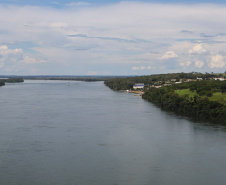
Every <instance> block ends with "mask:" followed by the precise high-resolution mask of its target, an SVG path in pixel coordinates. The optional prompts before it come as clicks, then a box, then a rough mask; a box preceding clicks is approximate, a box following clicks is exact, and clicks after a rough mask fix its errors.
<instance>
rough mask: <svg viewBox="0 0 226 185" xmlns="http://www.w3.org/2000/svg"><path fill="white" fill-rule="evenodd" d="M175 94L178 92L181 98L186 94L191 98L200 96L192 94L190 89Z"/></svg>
mask: <svg viewBox="0 0 226 185" xmlns="http://www.w3.org/2000/svg"><path fill="white" fill-rule="evenodd" d="M175 92H176V93H177V94H179V95H180V96H183V95H185V94H188V96H189V97H193V96H195V95H197V96H198V94H197V93H196V92H192V91H190V89H181V90H175Z"/></svg>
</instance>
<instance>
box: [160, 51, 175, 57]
mask: <svg viewBox="0 0 226 185" xmlns="http://www.w3.org/2000/svg"><path fill="white" fill-rule="evenodd" d="M177 57H178V56H177V54H176V53H175V52H174V51H167V52H166V53H165V54H164V55H163V56H162V59H169V58H177Z"/></svg>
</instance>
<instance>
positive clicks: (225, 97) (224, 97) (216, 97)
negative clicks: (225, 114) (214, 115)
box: [209, 92, 226, 105]
mask: <svg viewBox="0 0 226 185" xmlns="http://www.w3.org/2000/svg"><path fill="white" fill-rule="evenodd" d="M209 100H210V101H218V102H220V103H223V104H225V105H226V94H222V93H221V92H217V93H213V96H212V97H209Z"/></svg>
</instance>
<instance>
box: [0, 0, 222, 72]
mask: <svg viewBox="0 0 226 185" xmlns="http://www.w3.org/2000/svg"><path fill="white" fill-rule="evenodd" d="M88 5H89V3H86V2H78V3H76V2H75V3H71V4H68V6H64V7H62V8H50V7H35V6H1V5H0V22H1V29H0V41H1V43H0V45H3V46H4V47H7V46H8V47H9V48H20V49H18V50H16V49H11V50H10V49H9V48H4V47H3V46H1V48H0V52H1V53H2V54H1V55H3V54H4V56H5V58H4V62H2V61H3V57H2V58H1V59H0V61H1V66H2V68H4V67H3V66H6V65H11V64H12V62H14V63H16V61H22V62H20V63H22V64H23V65H24V67H26V66H27V70H29V69H31V64H33V63H36V64H38V63H39V62H40V60H39V59H40V58H42V59H45V62H46V63H48V62H51V64H55V66H56V68H58V69H61V65H64V66H68V67H67V69H68V70H69V71H71V69H72V68H76V66H77V65H78V64H79V65H81V67H80V69H84V70H81V71H79V74H87V73H88V71H89V69H87V67H86V66H89V65H90V64H92V63H99V64H100V66H101V64H104V65H105V64H106V63H111V64H113V65H114V64H115V65H118V64H123V65H126V64H128V66H131V65H132V63H133V65H132V66H136V65H138V63H139V65H140V66H139V72H140V74H142V73H145V70H141V67H142V66H145V69H148V68H147V66H148V65H149V64H150V65H151V66H152V67H154V68H155V67H156V66H157V65H160V64H158V63H161V65H163V66H167V67H166V69H169V68H170V67H168V66H169V65H175V63H169V62H167V61H166V60H167V59H174V58H176V59H177V61H179V65H175V66H173V68H174V69H175V70H177V71H180V70H181V69H184V68H185V67H187V66H189V69H191V68H192V67H194V68H195V66H202V65H204V62H208V61H211V62H210V63H209V65H208V66H205V67H208V68H209V70H211V68H212V67H213V66H222V65H223V64H222V62H221V64H220V62H215V60H220V59H212V58H211V56H212V55H214V53H219V51H225V50H226V44H224V43H225V42H226V35H224V34H220V33H222V30H226V24H224V23H225V17H226V7H225V6H221V5H214V4H209V5H208V4H192V5H188V4H186V5H185V4H181V5H178V4H173V5H172V4H155V3H144V2H139V1H137V2H130V1H124V2H120V3H111V4H107V5H106V4H105V5H100V6H99V5H95V6H88ZM84 6H85V7H84ZM191 10H192V11H191ZM166 17H167V19H166ZM181 23H183V24H181ZM209 25H211V26H209ZM3 28H4V30H3ZM188 33H189V34H188ZM201 33H203V34H202V35H200V34H201ZM69 35H70V36H69ZM211 35H212V36H211ZM216 35H217V36H216ZM22 42H24V43H25V44H21V45H20V43H22ZM7 43H8V44H7ZM13 43H15V44H13ZM18 43H19V45H18ZM166 51H167V52H166ZM7 53H8V54H7ZM6 54H7V55H6ZM161 54H162V56H161ZM6 56H7V57H8V58H9V59H10V60H6ZM27 56H29V57H27ZM160 59H161V60H160ZM162 59H163V60H162ZM6 61H9V62H7V64H6V63H5V62H6ZM10 61H11V64H10ZM150 61H151V62H150ZM181 61H182V62H181ZM183 61H203V64H202V63H197V64H196V65H195V66H192V65H191V63H189V62H183ZM216 63H218V64H216ZM201 64H202V65H201ZM29 66H30V67H29ZM36 66H38V65H36ZM36 66H35V67H36ZM49 66H51V65H45V64H43V65H42V67H43V68H45V71H46V72H48V71H52V69H51V68H52V66H51V68H50V67H49ZM33 67H34V65H33ZM137 68H138V67H133V68H130V72H131V71H132V70H138V69H137ZM171 68H172V66H171ZM217 68H219V67H217ZM67 69H66V67H65V71H66V70H67ZM127 69H129V67H127ZM40 70H41V67H40V69H39V68H38V67H37V70H36V71H37V73H38V72H39V71H40ZM111 70H112V71H110V73H111V74H115V73H120V72H123V69H122V68H120V67H119V68H118V70H116V69H115V68H112V69H111ZM191 70H192V69H191ZM194 70H195V69H194ZM206 70H207V69H206ZM58 71H59V74H61V70H58ZM97 71H99V70H98V69H97ZM128 71H129V70H128ZM162 71H163V70H160V71H159V73H161V72H162ZM76 72H77V71H76Z"/></svg>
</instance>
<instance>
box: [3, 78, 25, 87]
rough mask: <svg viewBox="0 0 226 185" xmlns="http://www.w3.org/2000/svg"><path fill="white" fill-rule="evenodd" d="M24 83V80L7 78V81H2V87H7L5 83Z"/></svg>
mask: <svg viewBox="0 0 226 185" xmlns="http://www.w3.org/2000/svg"><path fill="white" fill-rule="evenodd" d="M20 82H24V79H23V78H7V79H0V86H3V85H5V83H20Z"/></svg>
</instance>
